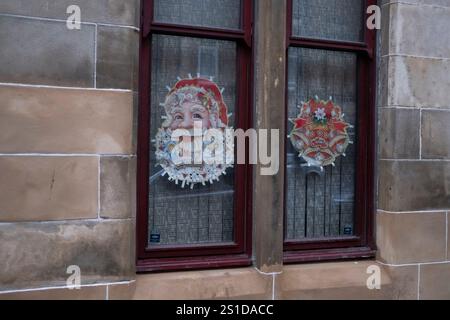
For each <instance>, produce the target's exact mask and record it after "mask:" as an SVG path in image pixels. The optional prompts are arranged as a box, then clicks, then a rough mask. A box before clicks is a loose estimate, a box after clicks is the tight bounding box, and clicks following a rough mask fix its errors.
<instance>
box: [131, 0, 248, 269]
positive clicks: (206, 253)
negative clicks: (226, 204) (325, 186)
mask: <svg viewBox="0 0 450 320" xmlns="http://www.w3.org/2000/svg"><path fill="white" fill-rule="evenodd" d="M252 3H253V1H252V0H243V1H242V7H241V30H227V29H217V28H205V27H197V26H185V25H175V24H166V23H157V22H154V21H153V7H154V6H153V5H154V1H153V0H142V1H141V40H140V57H139V61H140V68H139V112H138V145H137V204H136V205H137V213H136V228H137V233H136V247H137V248H136V249H137V252H136V260H137V261H136V266H137V272H153V271H171V270H189V269H206V268H208V269H211V268H223V267H241V266H249V265H251V249H252V246H251V238H252V221H251V210H252V192H251V191H252V166H251V165H236V166H235V198H234V199H235V200H234V202H235V204H234V217H235V219H234V238H235V242H234V243H230V244H225V245H195V246H179V247H174V246H170V247H169V246H167V247H161V248H150V249H149V248H148V219H149V215H148V212H149V211H148V201H149V200H148V195H149V187H150V186H149V151H150V150H149V145H150V139H151V138H150V134H149V132H150V115H151V112H150V108H151V104H150V101H151V99H150V94H151V92H150V91H151V89H150V83H151V52H152V51H151V50H152V48H151V43H152V35H153V34H164V35H176V36H187V37H195V38H208V39H219V40H230V41H234V42H236V44H237V75H236V76H237V81H238V85H237V88H238V94H237V104H236V105H237V108H236V112H235V117H236V127H237V128H240V129H244V130H247V129H249V128H251V127H252V112H251V110H252V107H251V106H252V103H251V101H252V95H251V92H252V90H251V88H252V79H253V66H252V61H253V59H252V54H253V49H252V19H253V5H252ZM247 149H248V148H247Z"/></svg>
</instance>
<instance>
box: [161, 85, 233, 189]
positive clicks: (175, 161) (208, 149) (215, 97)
mask: <svg viewBox="0 0 450 320" xmlns="http://www.w3.org/2000/svg"><path fill="white" fill-rule="evenodd" d="M168 89H170V90H169V93H168V95H167V96H166V100H165V102H164V103H162V104H161V106H162V107H163V108H164V110H165V113H166V116H165V117H163V119H164V122H163V124H162V127H161V128H160V129H159V130H158V133H157V135H156V138H155V146H156V159H157V161H158V165H159V166H161V167H162V168H163V170H164V173H163V176H165V175H168V177H169V181H174V182H175V183H176V184H177V185H178V184H179V183H181V186H182V187H183V188H184V187H185V185H186V184H188V185H190V186H191V188H193V187H194V185H195V184H198V183H201V184H202V185H205V184H206V183H207V182H209V183H213V182H214V181H219V177H220V176H221V175H224V174H226V170H227V169H228V168H230V167H232V166H233V160H234V135H233V134H232V131H231V130H227V129H231V128H230V127H228V122H229V117H230V116H231V114H228V113H227V112H228V108H227V106H226V104H225V102H224V100H223V96H222V91H221V90H220V89H219V87H218V86H217V84H215V83H214V82H213V81H212V80H208V79H204V78H201V77H197V78H192V77H190V78H189V79H180V80H179V81H178V82H177V83H176V84H175V86H174V87H173V88H170V87H168ZM181 130H183V131H181ZM177 131H178V132H185V133H186V135H185V134H182V135H181V136H180V137H177V136H176V135H175V133H176V132H177ZM211 132H212V134H211ZM180 146H181V148H180ZM175 148H178V149H176V150H183V148H184V150H188V159H190V160H192V161H188V162H187V163H186V162H185V161H184V162H183V161H180V159H179V152H178V151H176V152H174V150H175Z"/></svg>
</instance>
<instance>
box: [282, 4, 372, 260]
mask: <svg viewBox="0 0 450 320" xmlns="http://www.w3.org/2000/svg"><path fill="white" fill-rule="evenodd" d="M293 1H294V0H288V12H287V16H288V19H287V33H286V42H287V48H290V47H300V48H310V49H319V50H329V51H345V52H353V53H356V54H357V70H358V76H357V82H358V83H357V101H358V105H357V113H358V116H357V119H358V120H357V122H358V123H357V124H356V128H357V132H356V137H357V139H358V140H359V141H358V143H357V151H356V152H357V156H356V157H357V163H356V170H355V175H356V188H355V216H354V236H348V237H338V238H325V239H306V240H301V241H300V240H289V241H288V240H286V239H285V240H284V251H285V256H284V260H285V262H286V263H291V262H299V261H316V260H323V259H339V258H340V257H343V256H347V257H351V256H352V252H349V251H348V250H349V249H352V248H360V249H364V250H363V253H361V255H367V256H369V255H373V253H374V251H373V249H374V248H375V241H374V234H373V219H374V212H373V210H374V205H373V203H374V164H373V163H374V160H375V134H376V132H375V90H374V88H375V59H374V57H375V37H376V32H375V31H374V30H368V29H367V28H365V32H364V42H349V41H339V40H328V39H316V38H303V37H298V36H294V35H293V29H292V28H293V19H292V18H293V15H292V12H293ZM362 1H364V0H362ZM365 2H366V6H365V8H367V7H368V6H370V5H375V4H376V0H367V1H365ZM363 16H364V17H362V18H365V19H367V17H368V16H367V15H363ZM364 26H365V23H364ZM287 61H288V60H287ZM288 68H289V63H288V62H287V70H288ZM286 76H287V75H286ZM287 89H288V88H286V91H287ZM287 110H288V101H286V106H285V112H286V127H287V128H289V125H288V119H287V118H288V117H287ZM285 143H287V141H286V140H285ZM285 157H286V154H285ZM286 165H287V161H285V166H286ZM286 169H287V168H286ZM285 171H287V170H285ZM286 192H287V188H286V177H285V203H286V199H287V194H286ZM284 216H285V218H286V204H285V213H284ZM284 220H285V223H286V219H284ZM284 230H286V225H285V228H284ZM359 251H361V250H359ZM361 252H362V251H361ZM359 255H360V253H358V250H357V251H356V256H359Z"/></svg>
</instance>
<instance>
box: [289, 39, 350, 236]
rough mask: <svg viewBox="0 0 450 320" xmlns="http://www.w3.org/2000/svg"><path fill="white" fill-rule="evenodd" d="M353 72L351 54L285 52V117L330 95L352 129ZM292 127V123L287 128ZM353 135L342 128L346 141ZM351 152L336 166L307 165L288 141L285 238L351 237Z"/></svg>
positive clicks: (295, 114)
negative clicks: (312, 101)
mask: <svg viewBox="0 0 450 320" xmlns="http://www.w3.org/2000/svg"><path fill="white" fill-rule="evenodd" d="M356 68H357V67H356V55H355V54H353V53H344V52H334V51H325V50H314V49H305V48H290V49H289V82H288V86H289V87H288V90H289V94H288V99H289V100H288V113H289V119H296V118H298V116H299V113H300V110H301V109H299V107H298V106H300V105H302V102H307V101H310V99H314V101H315V99H317V97H320V99H322V100H327V101H328V99H329V97H330V96H331V97H332V101H333V102H334V103H335V104H336V105H338V106H340V107H341V108H342V112H343V113H344V120H345V122H347V123H348V124H350V125H353V126H356V106H357V101H356V97H357V94H356V83H357V71H356ZM293 127H294V125H293V124H291V126H290V127H289V128H288V130H293ZM355 131H356V129H355V128H353V127H349V128H348V129H347V133H348V135H349V140H350V141H352V142H355V143H356V137H355ZM330 137H331V134H330ZM330 144H331V143H330ZM355 154H356V149H355V144H349V145H348V147H347V149H346V151H345V156H338V157H337V158H336V160H335V166H333V165H327V166H323V167H320V166H315V165H314V164H313V165H311V166H308V165H307V162H306V161H305V160H304V159H305V158H300V157H299V151H297V149H294V147H293V144H292V142H291V139H288V142H287V175H286V176H287V191H286V192H287V196H286V201H287V204H286V226H287V229H286V239H287V240H296V241H301V240H305V239H316V238H329V237H340V236H351V235H353V234H354V204H355V202H354V195H355V166H356V158H355Z"/></svg>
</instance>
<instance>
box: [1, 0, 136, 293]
mask: <svg viewBox="0 0 450 320" xmlns="http://www.w3.org/2000/svg"><path fill="white" fill-rule="evenodd" d="M139 4H140V3H139V1H138V0H125V1H124V0H113V1H111V0H109V1H106V0H102V1H89V0H70V1H44V0H37V1H28V0H26V1H25V0H24V1H17V0H2V1H0V47H1V49H0V243H1V247H0V248H1V249H0V291H12V290H20V289H33V288H40V287H47V288H48V287H62V286H65V283H66V279H67V278H68V276H69V274H67V273H66V271H67V267H68V266H70V265H77V266H79V267H80V269H81V282H82V285H83V286H86V287H83V289H82V290H81V291H80V290H73V291H69V290H64V289H55V290H51V291H47V294H46V296H49V297H52V296H53V297H69V298H71V297H73V298H76V297H88V298H96V299H104V298H105V297H106V295H107V284H108V283H116V282H128V281H130V280H132V279H134V278H135V272H134V268H135V266H134V264H135V263H134V261H135V260H134V250H135V249H134V248H135V242H134V238H135V236H134V235H135V226H134V197H135V196H134V182H133V181H134V176H135V169H134V167H135V141H134V139H133V137H134V136H135V133H134V132H135V128H134V126H133V123H134V121H133V120H134V118H135V114H136V113H135V107H136V105H137V101H136V96H137V95H136V94H135V91H136V89H137V78H138V77H137V66H138V45H139V30H138V28H137V27H138V18H139V9H140V8H139ZM69 5H78V6H79V7H80V9H81V22H82V25H81V30H69V29H68V28H67V27H66V19H67V17H68V16H69V15H68V14H67V13H66V9H67V7H68V6H69ZM27 294H28V295H30V294H31V296H32V295H33V294H37V293H33V292H31V293H30V292H28V293H26V294H25V297H26V296H27Z"/></svg>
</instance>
